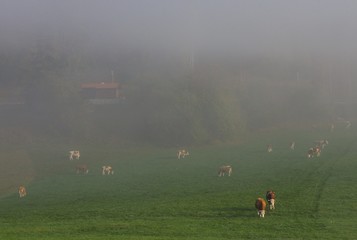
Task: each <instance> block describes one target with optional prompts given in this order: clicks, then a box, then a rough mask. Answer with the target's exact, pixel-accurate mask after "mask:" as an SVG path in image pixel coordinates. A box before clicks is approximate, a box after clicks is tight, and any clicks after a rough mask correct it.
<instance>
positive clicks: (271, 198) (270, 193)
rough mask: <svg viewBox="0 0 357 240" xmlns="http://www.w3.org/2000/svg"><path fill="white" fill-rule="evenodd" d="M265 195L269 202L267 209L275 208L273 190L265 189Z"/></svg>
mask: <svg viewBox="0 0 357 240" xmlns="http://www.w3.org/2000/svg"><path fill="white" fill-rule="evenodd" d="M265 196H266V199H267V201H268V204H269V209H270V210H272V209H275V192H273V191H272V190H269V191H267V193H266V195H265Z"/></svg>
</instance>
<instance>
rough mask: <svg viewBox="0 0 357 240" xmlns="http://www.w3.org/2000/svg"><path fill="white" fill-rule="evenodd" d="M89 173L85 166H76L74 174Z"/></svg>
mask: <svg viewBox="0 0 357 240" xmlns="http://www.w3.org/2000/svg"><path fill="white" fill-rule="evenodd" d="M88 172H89V169H88V166H87V165H86V164H81V165H77V166H76V173H77V174H79V173H83V174H87V173H88Z"/></svg>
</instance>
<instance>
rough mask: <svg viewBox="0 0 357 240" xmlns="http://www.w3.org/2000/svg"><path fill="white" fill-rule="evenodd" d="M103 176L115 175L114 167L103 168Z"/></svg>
mask: <svg viewBox="0 0 357 240" xmlns="http://www.w3.org/2000/svg"><path fill="white" fill-rule="evenodd" d="M102 174H103V175H105V174H108V175H110V174H112V175H113V174H114V171H113V168H112V166H103V167H102Z"/></svg>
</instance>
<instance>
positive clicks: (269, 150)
mask: <svg viewBox="0 0 357 240" xmlns="http://www.w3.org/2000/svg"><path fill="white" fill-rule="evenodd" d="M267 151H268V152H269V153H270V152H272V151H273V146H272V145H271V144H269V145H268V146H267Z"/></svg>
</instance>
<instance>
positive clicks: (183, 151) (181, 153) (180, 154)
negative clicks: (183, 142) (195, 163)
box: [177, 149, 190, 159]
mask: <svg viewBox="0 0 357 240" xmlns="http://www.w3.org/2000/svg"><path fill="white" fill-rule="evenodd" d="M188 155H190V153H189V152H188V151H187V150H186V149H181V150H178V152H177V158H178V159H180V158H181V157H182V158H185V157H186V156H188Z"/></svg>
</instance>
